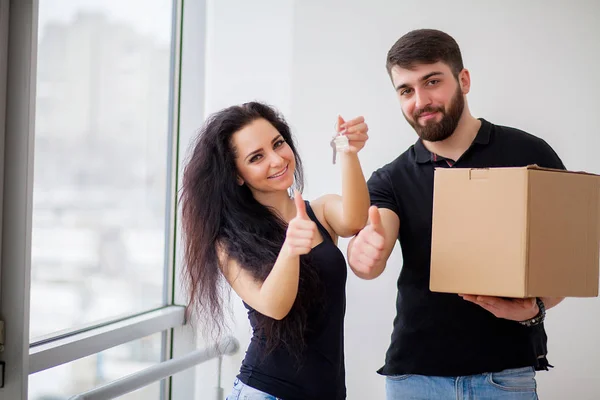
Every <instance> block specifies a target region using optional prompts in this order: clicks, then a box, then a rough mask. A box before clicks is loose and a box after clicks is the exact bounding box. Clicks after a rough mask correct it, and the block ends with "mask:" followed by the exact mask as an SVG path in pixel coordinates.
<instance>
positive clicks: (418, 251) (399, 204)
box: [368, 119, 565, 376]
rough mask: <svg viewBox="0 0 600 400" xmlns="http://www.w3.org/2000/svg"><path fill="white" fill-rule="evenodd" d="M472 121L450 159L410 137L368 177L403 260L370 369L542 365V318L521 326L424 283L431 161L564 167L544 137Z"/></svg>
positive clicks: (448, 372)
mask: <svg viewBox="0 0 600 400" xmlns="http://www.w3.org/2000/svg"><path fill="white" fill-rule="evenodd" d="M480 121H481V128H480V129H479V132H478V133H477V136H476V137H475V140H474V141H473V143H472V145H471V146H470V147H469V149H468V150H467V151H466V152H465V153H464V154H463V155H462V156H461V157H460V158H459V159H458V160H449V159H445V158H443V157H440V156H437V155H435V154H433V153H431V152H430V151H428V150H427V149H426V148H425V146H424V145H423V143H422V142H421V141H420V140H418V141H417V142H416V143H415V144H414V145H412V146H411V147H410V148H409V149H408V150H407V151H406V152H404V153H403V154H402V155H400V156H399V157H398V158H396V159H395V160H394V161H392V162H391V163H389V164H387V165H385V166H384V167H382V168H380V169H378V170H377V171H375V172H374V173H373V174H372V176H371V178H370V179H369V181H368V185H369V193H370V195H371V204H373V205H376V206H378V207H380V208H387V209H390V210H392V211H394V212H395V213H396V214H397V215H398V217H399V219H400V231H399V234H398V240H399V242H400V245H401V248H402V258H403V266H402V270H401V272H400V277H399V278H398V295H397V299H396V312H397V314H396V318H395V319H394V325H393V332H392V337H391V344H390V347H389V349H388V351H387V354H386V358H385V365H384V366H383V367H382V368H381V369H380V370H379V371H378V372H379V373H381V374H383V375H402V374H421V375H432V376H433V375H435V376H464V375H471V374H479V373H485V372H496V371H501V370H503V369H507V368H519V367H524V366H533V367H535V368H536V369H537V370H540V369H547V367H548V361H547V359H546V353H547V347H546V345H547V337H546V333H545V330H544V327H543V325H538V326H535V327H531V328H527V327H524V326H522V325H520V324H519V323H518V322H515V321H509V320H506V319H501V318H496V317H495V316H494V315H493V314H491V313H490V312H488V311H486V310H485V309H483V308H481V307H480V306H478V305H476V304H473V303H470V302H468V301H466V300H463V299H462V298H461V297H460V296H458V295H456V294H448V293H434V292H431V291H430V290H429V267H430V255H431V222H432V210H433V177H434V168H451V167H456V168H465V167H466V168H487V167H523V166H527V165H530V164H537V165H539V166H541V167H549V168H557V169H564V168H565V167H564V165H563V163H562V161H561V160H560V158H559V157H558V155H557V154H556V153H555V152H554V150H552V148H551V147H550V146H549V145H548V144H547V143H546V142H545V141H544V140H542V139H540V138H538V137H535V136H533V135H531V134H528V133H526V132H523V131H520V130H517V129H514V128H509V127H504V126H499V125H494V124H491V123H490V122H488V121H486V120H484V119H480ZM490 212H493V210H491V209H490ZM456 229H460V227H456Z"/></svg>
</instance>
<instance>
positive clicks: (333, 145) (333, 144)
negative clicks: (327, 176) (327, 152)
mask: <svg viewBox="0 0 600 400" xmlns="http://www.w3.org/2000/svg"><path fill="white" fill-rule="evenodd" d="M336 136H337V135H336ZM329 145H330V146H331V148H332V149H333V164H335V158H336V155H337V148H336V146H335V136H334V137H333V138H332V139H331V142H329Z"/></svg>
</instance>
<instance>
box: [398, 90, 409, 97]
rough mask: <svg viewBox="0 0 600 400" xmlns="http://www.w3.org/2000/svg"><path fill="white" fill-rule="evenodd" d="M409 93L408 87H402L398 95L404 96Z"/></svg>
mask: <svg viewBox="0 0 600 400" xmlns="http://www.w3.org/2000/svg"><path fill="white" fill-rule="evenodd" d="M407 94H410V89H403V90H402V91H400V96H404V95H407Z"/></svg>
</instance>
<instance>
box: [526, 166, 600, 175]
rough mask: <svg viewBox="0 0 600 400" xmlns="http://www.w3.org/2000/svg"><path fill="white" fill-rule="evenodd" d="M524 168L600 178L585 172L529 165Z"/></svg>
mask: <svg viewBox="0 0 600 400" xmlns="http://www.w3.org/2000/svg"><path fill="white" fill-rule="evenodd" d="M524 168H526V169H529V170H538V171H550V172H562V173H568V174H582V175H592V176H600V175H598V174H593V173H591V172H585V171H569V170H565V169H558V168H546V167H540V166H539V165H537V164H530V165H528V166H526V167H524Z"/></svg>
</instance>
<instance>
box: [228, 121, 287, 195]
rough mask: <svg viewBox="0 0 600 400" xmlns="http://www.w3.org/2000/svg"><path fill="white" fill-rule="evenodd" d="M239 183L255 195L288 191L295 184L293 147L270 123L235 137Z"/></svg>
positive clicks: (246, 129) (261, 123) (253, 125)
mask: <svg viewBox="0 0 600 400" xmlns="http://www.w3.org/2000/svg"><path fill="white" fill-rule="evenodd" d="M231 140H232V144H233V147H234V149H235V151H236V158H235V164H236V167H237V171H238V183H239V184H246V185H247V186H248V187H249V188H250V190H251V191H252V193H253V195H254V196H255V197H256V196H257V194H261V193H269V192H276V191H287V189H288V188H289V187H290V186H292V184H293V183H294V170H295V168H296V161H295V157H294V153H293V152H292V149H291V147H290V146H289V145H288V144H287V143H286V141H285V140H284V139H283V136H281V134H280V133H279V131H278V130H277V129H275V127H274V126H273V125H271V123H269V122H268V121H267V120H265V119H263V118H260V119H257V120H254V121H253V122H251V123H250V124H248V125H246V126H245V127H243V128H242V129H240V130H239V131H237V132H235V133H234V134H233V137H232V139H231Z"/></svg>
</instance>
